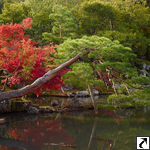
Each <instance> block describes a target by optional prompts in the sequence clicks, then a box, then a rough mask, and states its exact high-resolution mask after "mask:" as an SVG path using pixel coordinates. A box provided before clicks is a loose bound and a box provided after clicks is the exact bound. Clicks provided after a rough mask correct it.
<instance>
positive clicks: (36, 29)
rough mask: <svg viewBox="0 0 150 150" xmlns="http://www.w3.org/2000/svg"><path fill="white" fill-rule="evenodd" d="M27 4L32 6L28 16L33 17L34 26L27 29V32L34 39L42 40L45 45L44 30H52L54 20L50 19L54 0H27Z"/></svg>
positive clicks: (41, 42)
mask: <svg viewBox="0 0 150 150" xmlns="http://www.w3.org/2000/svg"><path fill="white" fill-rule="evenodd" d="M25 4H26V6H28V7H29V8H30V11H29V14H28V16H29V17H30V18H32V22H33V24H32V27H31V28H30V29H27V31H26V33H27V34H28V35H30V36H31V38H32V39H33V40H34V41H36V42H37V41H40V43H39V44H40V45H41V46H43V44H45V43H44V41H43V40H42V37H43V36H42V33H43V32H51V31H52V25H51V23H52V20H50V19H49V14H50V13H52V7H53V4H54V2H53V1H52V0H26V1H25Z"/></svg>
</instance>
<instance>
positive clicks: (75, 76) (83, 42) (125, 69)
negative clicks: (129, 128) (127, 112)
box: [56, 36, 150, 106]
mask: <svg viewBox="0 0 150 150" xmlns="http://www.w3.org/2000/svg"><path fill="white" fill-rule="evenodd" d="M87 50H90V53H89V54H88V55H87V56H85V57H84V58H81V60H80V61H78V62H76V63H74V64H72V65H71V66H70V68H71V69H72V71H71V72H67V73H66V74H65V75H64V76H63V77H62V79H63V80H64V82H65V83H66V84H72V85H73V86H74V87H76V88H80V89H85V88H87V86H88V85H89V84H90V85H93V87H94V86H95V85H99V86H103V87H104V84H105V85H106V86H107V88H109V87H110V85H111V86H112V85H113V88H114V92H115V95H113V96H110V97H109V100H110V99H111V100H112V101H113V104H116V106H118V103H119V104H120V103H121V104H122V102H121V101H120V100H122V101H123V102H125V104H126V103H127V102H128V100H129V103H127V104H131V105H133V104H135V105H136V106H137V105H138V104H139V103H138V102H139V100H141V98H144V99H143V100H145V99H146V98H147V97H148V96H149V94H148V91H149V90H150V88H149V87H146V88H144V84H145V83H147V82H148V81H149V78H148V77H144V76H141V77H138V74H137V69H136V67H135V66H134V62H135V58H136V55H135V54H134V53H133V52H132V49H131V48H129V47H124V46H123V45H122V44H120V43H119V41H116V40H114V41H111V40H110V39H108V38H105V37H98V36H91V37H87V36H84V37H83V38H81V39H74V40H71V39H68V40H66V41H64V43H63V44H60V46H59V47H58V48H57V52H58V53H57V55H56V56H57V57H58V59H57V62H59V63H62V62H64V61H66V60H68V59H70V58H72V57H74V56H76V55H80V56H82V54H83V53H86V51H87ZM116 82H119V83H120V85H121V86H120V88H119V89H118V90H116V89H115V86H114V85H115V83H116ZM129 88H134V92H129ZM118 93H120V95H118ZM139 93H140V94H139ZM142 93H144V94H142ZM124 94H125V95H124ZM144 96H145V97H144ZM117 102H118V103H117ZM140 102H141V101H140ZM137 103H138V104H137ZM141 103H143V101H142V102H141ZM141 103H140V104H141Z"/></svg>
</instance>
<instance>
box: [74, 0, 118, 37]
mask: <svg viewBox="0 0 150 150" xmlns="http://www.w3.org/2000/svg"><path fill="white" fill-rule="evenodd" d="M73 14H74V16H75V18H76V23H78V24H79V31H78V32H79V33H81V34H87V35H93V34H96V33H97V32H98V31H99V30H104V29H105V30H107V29H108V30H109V29H111V28H112V24H111V22H112V21H113V20H114V19H115V14H114V8H113V7H111V6H110V4H109V3H103V2H98V1H85V2H83V3H81V4H80V5H77V6H76V7H75V8H74V10H73Z"/></svg>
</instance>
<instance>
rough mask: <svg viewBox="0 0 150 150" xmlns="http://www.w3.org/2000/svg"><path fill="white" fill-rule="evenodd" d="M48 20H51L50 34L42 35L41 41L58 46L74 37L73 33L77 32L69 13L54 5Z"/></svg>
mask: <svg viewBox="0 0 150 150" xmlns="http://www.w3.org/2000/svg"><path fill="white" fill-rule="evenodd" d="M49 18H50V19H52V20H53V23H52V26H53V28H52V33H47V32H45V33H43V36H44V38H43V39H45V40H47V41H52V42H54V43H57V44H58V43H60V42H62V41H63V40H65V39H67V38H68V37H70V38H75V37H76V34H75V31H76V30H77V25H76V24H75V23H74V19H73V16H72V15H71V12H70V11H68V10H66V9H65V8H63V7H62V6H60V5H55V6H54V7H53V13H51V14H50V15H49Z"/></svg>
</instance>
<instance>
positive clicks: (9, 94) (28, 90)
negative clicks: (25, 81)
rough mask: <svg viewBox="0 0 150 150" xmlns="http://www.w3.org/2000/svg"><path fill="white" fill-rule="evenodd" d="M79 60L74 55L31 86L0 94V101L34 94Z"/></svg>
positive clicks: (77, 56)
mask: <svg viewBox="0 0 150 150" xmlns="http://www.w3.org/2000/svg"><path fill="white" fill-rule="evenodd" d="M91 50H93V49H88V50H87V51H86V53H85V54H83V56H84V55H87V54H88V53H89V52H90V51H91ZM79 58H80V56H79V55H76V56H75V57H73V58H72V59H70V60H68V61H66V62H64V63H62V64H60V65H59V66H58V67H57V68H55V69H54V70H50V71H48V72H47V73H45V74H44V75H43V76H42V77H40V78H38V79H37V80H35V81H34V82H33V83H32V84H30V85H27V86H25V87H23V88H21V89H18V90H13V91H6V92H1V93H0V101H2V100H8V99H11V98H16V97H20V96H24V95H26V94H29V93H32V92H34V91H35V90H36V89H38V88H39V87H41V86H42V85H43V84H44V83H46V82H48V81H50V80H51V79H53V78H54V77H55V76H56V75H57V74H58V73H59V72H61V71H62V70H63V69H64V68H66V67H68V66H70V65H71V64H73V63H74V62H76V61H77V60H78V59H79Z"/></svg>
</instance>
